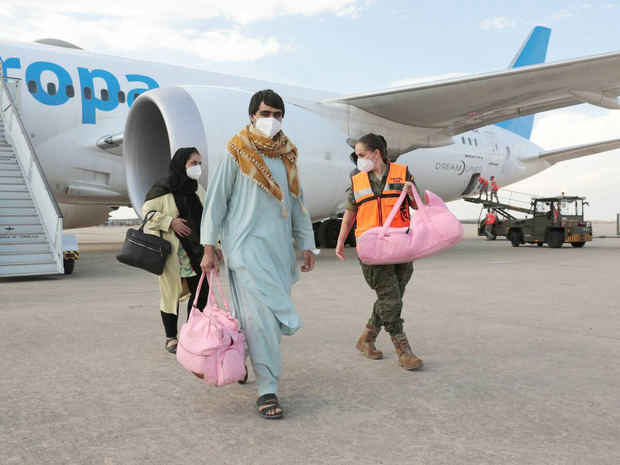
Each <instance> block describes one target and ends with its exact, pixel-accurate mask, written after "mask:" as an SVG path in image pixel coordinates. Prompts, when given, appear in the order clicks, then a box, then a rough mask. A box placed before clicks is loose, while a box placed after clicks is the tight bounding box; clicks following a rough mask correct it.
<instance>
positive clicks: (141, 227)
mask: <svg viewBox="0 0 620 465" xmlns="http://www.w3.org/2000/svg"><path fill="white" fill-rule="evenodd" d="M151 213H152V215H151ZM155 213H157V210H151V211H149V212H148V213H147V214H146V215H144V221H143V222H142V225H141V226H140V228H138V230H139V231H142V232H144V226H145V225H146V223H148V222H149V221H150V220H151V218H153V217H154V216H155ZM149 215H151V216H149ZM159 237H161V238H162V239H163V238H164V232H163V231H162V230H161V229H160V230H159Z"/></svg>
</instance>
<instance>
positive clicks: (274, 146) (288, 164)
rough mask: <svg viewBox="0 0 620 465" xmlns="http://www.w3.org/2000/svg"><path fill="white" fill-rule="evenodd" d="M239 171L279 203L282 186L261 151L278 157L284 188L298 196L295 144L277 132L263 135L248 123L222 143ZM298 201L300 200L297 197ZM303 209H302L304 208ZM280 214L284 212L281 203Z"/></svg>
mask: <svg viewBox="0 0 620 465" xmlns="http://www.w3.org/2000/svg"><path fill="white" fill-rule="evenodd" d="M226 147H227V148H228V151H229V152H230V153H231V155H232V156H233V158H234V159H235V161H236V162H237V164H238V165H239V168H240V169H241V172H242V173H243V174H244V175H245V176H247V177H248V178H250V179H251V180H253V181H254V182H256V183H257V184H258V185H259V186H260V187H262V188H263V189H264V190H265V192H267V193H268V194H269V195H272V196H273V197H275V198H276V199H278V201H279V202H280V203H282V189H281V188H280V186H279V185H278V183H277V182H276V180H275V179H274V177H273V175H272V174H271V170H270V169H269V167H268V166H267V164H266V163H265V160H264V159H263V157H262V155H261V153H262V154H264V155H265V156H267V157H270V158H280V159H282V162H283V163H284V167H285V168H286V177H287V179H288V188H289V190H290V191H291V194H293V195H294V196H295V197H297V198H299V195H300V191H299V176H298V173H297V147H295V145H294V144H293V143H292V142H291V141H290V140H289V139H288V137H286V135H285V134H284V133H283V132H282V131H280V132H279V133H278V134H277V135H276V136H275V138H274V139H272V138H270V137H267V136H265V135H264V134H263V133H262V132H261V131H259V130H258V129H256V128H255V127H254V126H253V125H251V124H248V125H247V126H246V127H245V128H243V129H242V130H241V131H240V132H239V134H236V135H235V136H233V137H232V138H231V139H230V140H229V141H228V144H227V145H226ZM300 200H301V199H300ZM302 208H303V205H302ZM304 212H305V208H304ZM282 216H284V217H286V216H287V214H286V212H285V211H284V206H282Z"/></svg>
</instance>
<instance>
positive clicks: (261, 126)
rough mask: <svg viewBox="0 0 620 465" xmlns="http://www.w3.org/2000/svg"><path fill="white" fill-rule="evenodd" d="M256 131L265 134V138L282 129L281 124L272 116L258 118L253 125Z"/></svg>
mask: <svg viewBox="0 0 620 465" xmlns="http://www.w3.org/2000/svg"><path fill="white" fill-rule="evenodd" d="M255 126H256V129H258V130H259V131H260V132H262V133H263V134H265V135H266V136H267V137H273V136H275V135H276V134H277V133H278V132H280V128H281V127H282V122H281V121H280V120H277V119H275V118H274V117H273V116H270V117H268V118H258V119H257V120H256V123H255Z"/></svg>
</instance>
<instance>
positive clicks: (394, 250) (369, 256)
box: [357, 187, 463, 265]
mask: <svg viewBox="0 0 620 465" xmlns="http://www.w3.org/2000/svg"><path fill="white" fill-rule="evenodd" d="M405 195H406V194H405V192H404V191H403V192H402V193H401V194H400V197H399V198H398V201H397V202H396V205H394V208H392V211H391V212H390V215H389V216H388V218H387V220H386V221H385V224H384V225H383V226H378V227H375V228H371V229H369V230H368V231H366V232H364V234H362V235H361V236H360V237H359V239H358V240H357V253H358V255H359V257H360V260H362V262H364V263H365V264H367V265H393V264H396V263H408V262H412V261H415V260H419V259H421V258H424V257H428V256H429V255H432V254H434V253H437V252H439V251H441V250H444V249H447V248H448V247H451V246H453V245H454V244H456V243H457V242H459V241H461V239H463V225H461V223H460V221H459V220H458V219H457V218H456V216H454V215H453V214H452V212H451V211H450V210H448V207H447V206H446V204H445V203H444V201H443V200H441V198H440V197H439V196H437V195H435V194H433V193H432V192H430V191H426V192H425V196H424V197H425V198H426V204H423V203H422V200H421V199H420V195H419V194H418V192H417V190H416V189H415V187H414V188H413V197H414V198H415V201H416V205H417V206H418V209H417V210H413V211H412V213H411V222H410V227H409V228H390V225H391V224H392V220H393V219H394V216H395V215H396V213H398V209H399V208H400V206H401V204H402V203H403V200H404V199H405Z"/></svg>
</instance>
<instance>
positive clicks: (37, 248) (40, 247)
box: [0, 239, 52, 256]
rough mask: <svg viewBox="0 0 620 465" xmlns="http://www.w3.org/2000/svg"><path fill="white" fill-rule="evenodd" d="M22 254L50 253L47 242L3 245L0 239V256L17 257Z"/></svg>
mask: <svg viewBox="0 0 620 465" xmlns="http://www.w3.org/2000/svg"><path fill="white" fill-rule="evenodd" d="M23 253H52V251H51V250H50V246H49V244H48V243H47V242H26V243H21V244H19V243H17V244H16V243H5V242H4V241H3V240H2V239H0V255H18V256H21V254H23Z"/></svg>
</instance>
